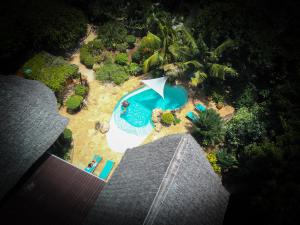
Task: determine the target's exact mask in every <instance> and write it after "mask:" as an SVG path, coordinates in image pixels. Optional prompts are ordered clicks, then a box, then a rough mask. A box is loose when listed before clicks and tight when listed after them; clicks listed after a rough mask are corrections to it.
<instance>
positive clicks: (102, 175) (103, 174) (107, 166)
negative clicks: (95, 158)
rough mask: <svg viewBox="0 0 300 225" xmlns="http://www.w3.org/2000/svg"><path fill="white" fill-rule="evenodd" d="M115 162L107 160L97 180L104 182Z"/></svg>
mask: <svg viewBox="0 0 300 225" xmlns="http://www.w3.org/2000/svg"><path fill="white" fill-rule="evenodd" d="M114 164H115V162H114V161H112V160H107V162H106V164H105V166H104V168H103V170H102V172H101V173H100V175H99V178H100V179H102V180H106V179H107V177H108V175H109V174H110V172H111V171H112V168H113V167H114Z"/></svg>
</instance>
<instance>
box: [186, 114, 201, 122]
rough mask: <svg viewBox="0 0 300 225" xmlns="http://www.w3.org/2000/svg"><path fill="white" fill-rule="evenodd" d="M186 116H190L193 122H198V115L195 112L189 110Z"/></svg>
mask: <svg viewBox="0 0 300 225" xmlns="http://www.w3.org/2000/svg"><path fill="white" fill-rule="evenodd" d="M186 118H188V119H189V120H191V121H192V122H196V121H197V118H198V116H197V115H196V114H195V113H193V112H188V113H187V114H186Z"/></svg>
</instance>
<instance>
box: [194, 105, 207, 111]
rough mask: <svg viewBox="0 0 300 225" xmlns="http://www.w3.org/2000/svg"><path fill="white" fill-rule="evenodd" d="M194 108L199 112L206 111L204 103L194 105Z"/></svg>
mask: <svg viewBox="0 0 300 225" xmlns="http://www.w3.org/2000/svg"><path fill="white" fill-rule="evenodd" d="M195 109H196V110H198V111H199V112H204V111H206V107H205V106H204V105H202V104H197V105H195Z"/></svg>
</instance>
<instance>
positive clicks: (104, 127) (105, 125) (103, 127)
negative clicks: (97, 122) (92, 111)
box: [100, 122, 109, 134]
mask: <svg viewBox="0 0 300 225" xmlns="http://www.w3.org/2000/svg"><path fill="white" fill-rule="evenodd" d="M108 130H109V123H107V122H103V123H102V124H101V126H100V132H101V133H102V134H104V133H106V132H107V131H108Z"/></svg>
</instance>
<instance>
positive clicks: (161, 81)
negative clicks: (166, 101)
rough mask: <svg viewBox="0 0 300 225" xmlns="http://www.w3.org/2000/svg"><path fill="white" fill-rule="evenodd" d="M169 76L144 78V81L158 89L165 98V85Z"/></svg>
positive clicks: (152, 87) (155, 89)
mask: <svg viewBox="0 0 300 225" xmlns="http://www.w3.org/2000/svg"><path fill="white" fill-rule="evenodd" d="M167 79H168V77H160V78H155V79H150V80H142V82H143V83H144V84H145V85H147V86H148V87H150V88H151V89H153V90H154V91H156V92H157V93H158V94H159V95H160V96H161V97H162V98H164V87H165V84H166V81H167Z"/></svg>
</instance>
